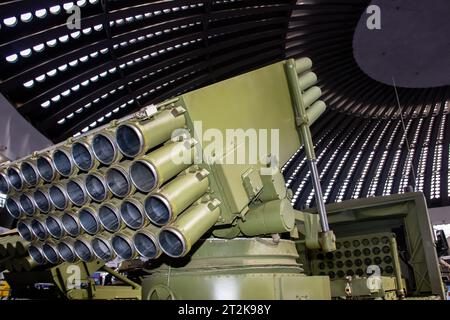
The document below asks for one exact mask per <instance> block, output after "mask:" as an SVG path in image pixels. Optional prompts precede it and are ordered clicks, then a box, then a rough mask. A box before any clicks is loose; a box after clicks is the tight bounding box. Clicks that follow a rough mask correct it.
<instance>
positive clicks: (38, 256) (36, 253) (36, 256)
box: [28, 245, 46, 264]
mask: <svg viewBox="0 0 450 320" xmlns="http://www.w3.org/2000/svg"><path fill="white" fill-rule="evenodd" d="M28 253H29V254H30V257H31V259H33V260H34V261H36V263H37V264H44V263H45V261H46V260H45V258H44V255H43V253H42V250H40V249H39V248H38V247H36V246H34V245H30V247H29V248H28Z"/></svg>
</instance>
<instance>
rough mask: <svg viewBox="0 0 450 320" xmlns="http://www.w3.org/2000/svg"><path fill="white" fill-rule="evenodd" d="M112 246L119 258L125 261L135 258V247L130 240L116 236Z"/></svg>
mask: <svg viewBox="0 0 450 320" xmlns="http://www.w3.org/2000/svg"><path fill="white" fill-rule="evenodd" d="M111 244H112V247H113V250H114V252H115V253H116V254H117V256H118V257H119V258H121V259H124V260H130V259H132V258H133V254H134V247H133V244H132V242H131V241H130V239H128V238H127V237H125V236H122V235H115V236H114V237H113V238H112V240H111Z"/></svg>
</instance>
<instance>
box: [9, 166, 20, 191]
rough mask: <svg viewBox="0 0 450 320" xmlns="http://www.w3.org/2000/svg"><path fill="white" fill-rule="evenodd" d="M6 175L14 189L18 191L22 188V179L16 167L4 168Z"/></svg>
mask: <svg viewBox="0 0 450 320" xmlns="http://www.w3.org/2000/svg"><path fill="white" fill-rule="evenodd" d="M6 175H7V176H8V180H9V183H10V184H11V186H12V187H13V188H14V190H16V191H20V190H22V189H23V181H22V178H21V176H20V171H19V169H17V168H14V167H9V168H8V170H6Z"/></svg>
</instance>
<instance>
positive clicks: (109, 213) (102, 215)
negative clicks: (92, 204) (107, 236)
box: [98, 205, 120, 232]
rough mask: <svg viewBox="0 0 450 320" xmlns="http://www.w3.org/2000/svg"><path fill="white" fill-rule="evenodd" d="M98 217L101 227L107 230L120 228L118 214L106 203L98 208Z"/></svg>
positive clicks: (111, 230) (113, 230) (112, 230)
mask: <svg viewBox="0 0 450 320" xmlns="http://www.w3.org/2000/svg"><path fill="white" fill-rule="evenodd" d="M98 217H99V219H100V223H101V224H102V226H103V228H105V229H106V230H107V231H109V232H117V231H119V230H120V214H119V213H118V210H114V208H111V207H110V206H108V205H103V206H101V207H100V208H99V210H98Z"/></svg>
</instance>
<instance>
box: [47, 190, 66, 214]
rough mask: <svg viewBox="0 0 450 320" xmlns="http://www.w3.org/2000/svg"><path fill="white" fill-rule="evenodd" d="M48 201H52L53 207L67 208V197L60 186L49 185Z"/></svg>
mask: <svg viewBox="0 0 450 320" xmlns="http://www.w3.org/2000/svg"><path fill="white" fill-rule="evenodd" d="M49 196H50V201H51V202H52V203H53V205H54V206H55V208H57V209H59V210H64V209H65V208H67V201H68V200H67V197H66V195H65V194H64V191H63V190H62V187H60V186H51V187H50V189H49Z"/></svg>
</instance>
